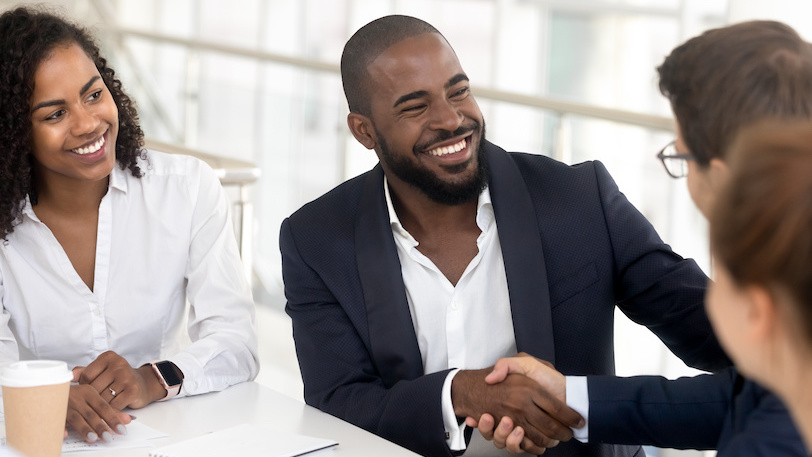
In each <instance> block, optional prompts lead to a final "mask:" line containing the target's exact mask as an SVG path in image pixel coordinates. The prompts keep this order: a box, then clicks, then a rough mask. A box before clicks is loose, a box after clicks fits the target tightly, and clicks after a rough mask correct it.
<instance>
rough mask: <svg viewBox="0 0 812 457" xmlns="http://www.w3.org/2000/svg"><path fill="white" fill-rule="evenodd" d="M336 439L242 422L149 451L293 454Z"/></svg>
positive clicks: (194, 455) (167, 455) (191, 455)
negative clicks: (298, 433) (281, 430)
mask: <svg viewBox="0 0 812 457" xmlns="http://www.w3.org/2000/svg"><path fill="white" fill-rule="evenodd" d="M336 445H338V442H336V441H333V440H329V439H324V438H315V437H312V436H304V435H297V434H295V433H287V432H280V431H278V430H274V429H272V428H270V427H269V426H267V425H259V424H242V425H237V426H234V427H230V428H227V429H223V430H218V431H215V432H212V433H208V434H206V435H202V436H198V437H197V438H191V439H188V440H185V441H180V442H178V443H174V444H169V445H167V446H162V447H160V448H157V449H154V450H152V452H150V454H149V455H150V457H209V456H212V457H214V456H217V457H222V456H224V455H238V456H240V457H296V456H300V455H305V454H309V453H311V452H314V451H319V450H322V449H326V448H330V447H333V446H336Z"/></svg>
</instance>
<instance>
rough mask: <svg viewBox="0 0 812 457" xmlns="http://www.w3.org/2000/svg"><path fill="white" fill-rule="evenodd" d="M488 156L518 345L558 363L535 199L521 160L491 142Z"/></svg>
mask: <svg viewBox="0 0 812 457" xmlns="http://www.w3.org/2000/svg"><path fill="white" fill-rule="evenodd" d="M486 158H487V160H488V166H489V168H490V174H489V178H490V184H489V187H490V192H491V200H492V201H493V210H494V214H495V216H496V225H497V229H498V231H499V241H500V243H501V245H502V256H503V258H504V262H505V274H506V276H507V283H508V291H509V295H510V309H511V313H512V314H513V331H514V333H515V335H516V348H517V349H518V350H519V351H523V352H527V353H528V354H532V355H534V356H536V357H539V358H541V359H544V360H547V361H549V362H550V363H553V364H554V363H555V346H554V343H553V324H552V314H551V310H550V293H549V287H548V283H547V268H546V266H545V264H544V253H543V250H542V246H541V236H540V234H539V230H540V229H539V226H538V223H537V216H536V212H535V209H534V207H533V201H532V200H531V198H530V194H529V192H528V190H527V186H525V184H524V179H523V178H522V175H521V173H520V172H519V169H518V167H517V166H516V163H515V162H514V161H513V159H512V158H511V157H510V156H509V155H508V154H507V153H506V152H505V151H504V150H502V149H501V148H499V147H497V146H495V145H493V144H491V143H486Z"/></svg>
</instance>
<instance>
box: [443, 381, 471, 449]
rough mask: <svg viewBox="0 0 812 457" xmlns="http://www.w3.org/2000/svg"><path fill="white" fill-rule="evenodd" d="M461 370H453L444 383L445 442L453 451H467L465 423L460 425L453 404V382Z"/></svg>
mask: <svg viewBox="0 0 812 457" xmlns="http://www.w3.org/2000/svg"><path fill="white" fill-rule="evenodd" d="M459 371H460V370H459V368H457V369H454V370H451V371H449V372H448V375H447V376H446V377H445V382H444V383H443V393H442V400H443V404H442V406H443V424H444V425H445V436H446V439H445V442H446V444H448V448H449V449H451V450H452V451H464V450H465V447H466V446H465V433H464V432H465V422H463V423H459V422H458V421H457V415H456V414H454V405H453V404H451V381H452V380H453V379H454V376H456V375H457V373H459Z"/></svg>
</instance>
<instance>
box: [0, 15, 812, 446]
mask: <svg viewBox="0 0 812 457" xmlns="http://www.w3.org/2000/svg"><path fill="white" fill-rule="evenodd" d="M17 4H41V5H47V8H51V9H53V10H55V11H57V12H59V13H61V14H64V15H67V16H68V17H71V18H73V19H74V20H76V21H78V22H81V23H82V24H84V25H86V26H88V27H90V28H91V30H92V31H93V32H94V33H95V34H96V36H97V37H98V39H99V42H100V44H101V46H102V48H103V53H104V54H105V55H106V56H107V57H108V60H110V61H111V63H112V66H113V68H115V69H116V71H117V73H118V75H119V78H120V79H121V80H122V81H123V83H124V87H125V90H126V91H127V92H128V93H129V94H130V95H131V96H132V97H133V98H134V99H135V100H136V102H137V103H138V108H139V112H140V117H141V121H142V127H143V129H144V131H145V133H146V135H147V137H148V139H149V141H150V145H152V147H155V148H156V149H166V150H180V151H190V152H193V153H196V154H208V155H210V156H209V157H208V160H209V161H210V163H212V164H213V165H214V166H215V168H218V166H219V169H220V171H221V172H222V173H223V174H222V175H221V177H222V181H223V183H224V185H226V188H227V189H228V191H229V195H230V197H231V198H232V200H233V202H234V212H233V215H234V219H235V228H236V229H237V233H238V234H239V236H240V241H241V247H242V255H243V259H244V261H245V263H246V270H247V273H248V274H249V275H250V277H251V280H252V286H253V289H254V297H255V299H256V302H257V308H258V325H259V328H260V344H261V357H262V368H261V371H260V375H259V378H258V381H259V382H262V383H263V384H267V385H269V386H271V387H272V388H274V389H276V390H279V391H281V392H283V393H285V394H287V395H289V396H291V397H294V398H298V399H301V398H302V385H301V379H300V378H299V372H298V365H297V362H296V357H295V353H294V349H293V341H292V338H291V328H290V321H289V319H288V318H287V316H286V315H285V314H284V310H283V308H284V304H285V301H284V296H283V285H282V279H281V266H280V255H279V249H278V230H279V226H280V224H281V222H282V220H283V219H284V218H285V217H286V216H288V215H289V214H290V213H292V212H293V211H295V210H296V209H297V208H299V207H300V206H301V205H302V204H304V203H306V202H308V201H310V200H312V199H314V198H316V197H318V196H319V195H321V194H323V193H324V192H326V191H328V190H330V189H331V188H332V187H334V186H336V185H337V184H339V183H340V182H342V181H344V180H346V179H348V178H350V177H353V176H355V175H357V174H359V173H362V172H364V171H366V170H368V169H369V168H371V167H372V166H373V165H374V164H375V163H376V162H377V159H376V157H375V154H374V152H372V151H368V150H366V149H365V148H363V147H362V146H361V145H360V144H357V143H356V142H355V140H354V139H353V138H352V136H351V134H350V133H349V131H348V129H347V127H346V122H345V120H346V115H347V112H348V111H347V106H346V102H345V100H344V96H343V92H342V88H341V81H340V77H339V74H338V62H339V59H340V56H341V50H342V48H343V45H344V43H345V41H346V40H347V38H349V36H350V35H352V33H353V32H354V31H355V30H357V29H358V28H359V27H361V26H362V25H364V24H366V23H367V22H369V21H370V20H372V19H375V18H377V17H380V16H383V15H387V14H395V13H397V14H408V15H413V16H417V17H420V18H422V19H424V20H426V21H428V22H430V23H432V24H433V25H434V26H436V27H437V28H438V29H439V30H440V31H441V32H442V33H443V34H444V35H445V37H446V38H447V39H448V41H449V42H450V43H451V45H452V46H453V47H454V48H455V50H456V52H457V54H458V56H459V58H460V61H461V63H462V65H463V68H465V70H466V72H467V73H468V76H469V77H470V79H471V84H472V89H473V91H474V94H475V96H476V97H477V101H478V102H479V105H480V107H481V108H482V111H483V113H484V116H485V119H486V121H487V123H488V137H489V139H490V140H491V141H493V142H494V143H496V144H498V145H500V146H502V147H503V148H505V149H507V150H509V151H522V152H531V153H537V154H543V155H548V156H552V157H555V158H557V159H559V160H562V161H564V162H567V163H578V162H582V161H585V160H601V161H602V162H603V163H604V164H605V165H606V166H607V168H608V169H609V171H610V172H611V173H612V175H613V176H614V178H615V180H616V181H617V183H618V185H619V186H620V189H621V190H622V191H623V192H624V193H625V194H626V196H627V197H628V198H629V200H631V202H632V203H634V204H635V205H636V206H637V208H638V209H640V211H641V212H642V213H643V214H644V215H645V216H646V217H647V218H648V219H649V220H650V221H651V222H652V223H653V224H654V226H655V227H656V228H657V230H658V231H659V233H660V235H661V236H662V237H663V239H665V240H666V242H668V243H669V244H671V245H672V247H673V248H674V249H675V251H677V252H678V253H680V254H682V255H683V256H686V257H693V258H695V259H696V260H697V262H698V263H699V264H700V266H702V268H703V269H705V271H706V272H709V271H710V259H709V256H708V246H707V236H706V230H707V227H706V225H705V222H704V219H703V218H702V217H701V215H700V214H699V213H698V212H697V211H696V210H695V209H694V207H693V205H692V203H691V201H690V198H689V196H688V193H687V190H686V188H685V183H684V181H678V180H674V179H671V178H669V177H668V175H667V174H666V173H665V171H664V170H663V169H662V165H661V164H660V163H659V161H658V160H657V159H656V158H655V154H656V153H657V152H658V151H659V150H660V149H661V148H662V147H663V146H664V145H665V144H666V143H668V142H669V141H671V140H672V139H673V138H674V132H673V125H672V123H673V121H672V119H671V113H670V109H669V106H668V103H667V101H666V100H665V99H664V98H663V97H662V96H661V95H660V94H659V92H658V90H657V86H656V73H655V67H656V66H658V65H659V64H660V63H661V62H662V60H663V59H664V57H665V56H666V55H667V54H668V53H669V52H670V50H671V49H672V48H674V47H675V46H677V45H679V44H680V43H682V42H683V41H685V40H686V39H688V38H690V37H692V36H695V35H697V34H699V33H701V32H702V31H704V30H706V29H709V28H713V27H718V26H722V25H725V24H728V23H733V22H739V21H742V20H747V19H778V20H781V21H783V22H786V23H788V24H790V25H791V26H793V27H795V28H796V29H797V30H798V31H799V32H800V33H801V35H802V36H804V37H805V38H806V39H807V40H809V39H810V37H812V22H810V21H808V18H809V17H812V2H809V1H808V0H771V1H769V2H766V1H762V0H61V1H51V2H47V3H42V2H8V1H4V0H2V1H0V8H2V9H8V8H11V7H13V6H14V5H17ZM615 326H616V359H617V372H618V374H620V375H632V374H663V375H665V376H668V377H672V378H673V377H677V376H681V375H689V374H694V373H696V371H694V370H691V369H689V368H687V367H685V366H684V365H683V364H682V363H681V362H680V361H679V360H678V359H676V358H675V357H674V356H672V355H671V354H670V353H669V352H668V351H667V350H666V349H665V348H664V346H663V345H662V344H661V343H660V342H659V340H657V338H656V337H654V336H653V335H652V334H651V333H650V332H648V330H646V329H645V328H640V327H639V326H637V325H635V324H633V323H631V322H630V321H629V320H628V319H626V318H625V316H623V315H622V314H620V313H619V314H618V316H617V319H616V323H615ZM647 452H648V454H649V456H677V455H679V456H697V455H713V453H705V454H702V453H698V452H692V451H673V450H660V449H647Z"/></svg>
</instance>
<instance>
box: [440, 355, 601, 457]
mask: <svg viewBox="0 0 812 457" xmlns="http://www.w3.org/2000/svg"><path fill="white" fill-rule="evenodd" d="M451 403H452V404H453V405H454V414H456V416H457V417H465V418H466V419H465V423H466V425H468V426H469V427H472V428H478V429H479V432H480V433H481V434H482V436H483V437H485V439H487V440H492V441H493V443H494V445H495V446H496V447H497V448H499V449H504V448H507V450H508V451H509V452H510V453H512V454H515V453H519V452H522V451H524V452H528V453H531V454H541V453H543V452H544V451H545V450H546V449H547V448H551V447H554V446H556V445H557V444H558V443H559V442H560V441H568V440H570V439H571V438H572V428H581V427H583V426H584V425H585V421H584V419H583V418H582V417H581V416H580V415H579V414H578V413H577V412H575V411H574V410H573V409H572V408H570V407H568V406H567V403H566V378H565V377H564V375H562V374H561V373H559V372H558V371H556V370H555V369H554V368H553V367H552V365H551V364H550V363H549V362H545V361H543V360H539V359H536V358H535V357H533V356H531V355H528V354H525V353H519V354H517V355H516V356H515V357H510V358H503V359H499V360H498V361H497V362H496V364H495V365H494V366H493V369H491V368H485V369H482V370H461V371H460V372H459V373H457V375H456V376H455V377H454V379H453V381H452V383H451ZM497 420H499V423H498V424H497V423H496V421H497Z"/></svg>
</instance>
